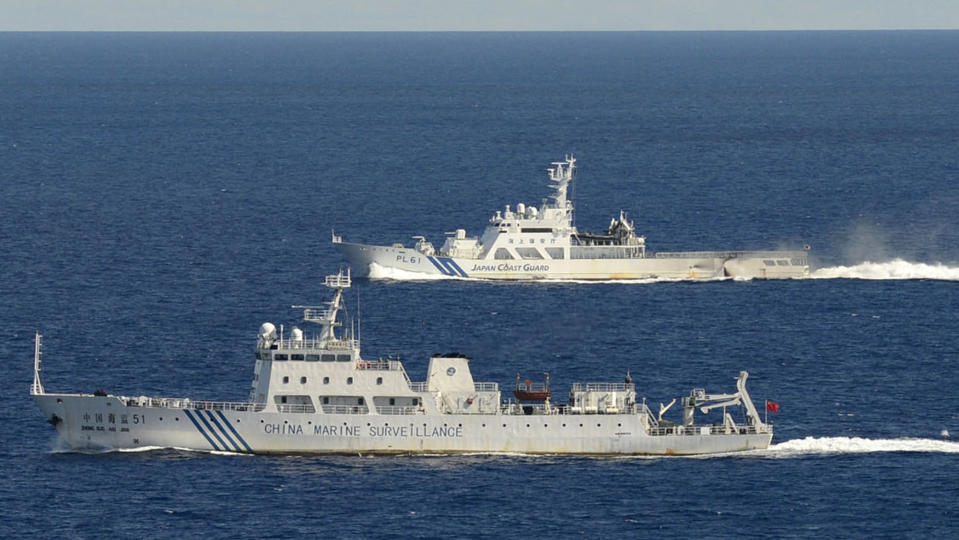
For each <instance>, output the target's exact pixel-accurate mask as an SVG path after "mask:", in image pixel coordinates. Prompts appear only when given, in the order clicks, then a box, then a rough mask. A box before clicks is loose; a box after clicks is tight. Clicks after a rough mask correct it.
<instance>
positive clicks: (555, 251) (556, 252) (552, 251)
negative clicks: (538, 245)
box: [544, 248, 565, 259]
mask: <svg viewBox="0 0 959 540" xmlns="http://www.w3.org/2000/svg"><path fill="white" fill-rule="evenodd" d="M544 249H546V254H547V255H549V257H550V258H551V259H565V257H564V256H563V248H544Z"/></svg>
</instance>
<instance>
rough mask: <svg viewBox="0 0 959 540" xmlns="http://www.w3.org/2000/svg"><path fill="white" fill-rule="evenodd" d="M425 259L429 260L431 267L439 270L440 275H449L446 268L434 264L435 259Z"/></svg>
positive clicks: (436, 263)
mask: <svg viewBox="0 0 959 540" xmlns="http://www.w3.org/2000/svg"><path fill="white" fill-rule="evenodd" d="M427 259H429V260H430V262H431V263H433V266H435V267H436V269H437V270H439V271H440V273H441V274H446V275H447V276H448V275H450V274H449V271H448V270H447V269H446V268H444V267H443V266H442V265H441V264H440V263H438V262H436V259H434V258H433V257H427Z"/></svg>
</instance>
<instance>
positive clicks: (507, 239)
mask: <svg viewBox="0 0 959 540" xmlns="http://www.w3.org/2000/svg"><path fill="white" fill-rule="evenodd" d="M575 163H576V160H575V159H574V158H573V157H567V158H566V160H565V161H562V162H554V163H553V167H552V168H550V169H548V172H549V179H550V180H551V181H553V182H555V185H552V186H551V187H552V188H553V189H554V190H555V193H553V195H552V196H551V197H550V199H551V200H547V199H544V200H543V203H542V205H541V206H539V207H538V208H537V207H536V206H532V205H530V206H527V205H525V204H523V203H520V204H517V205H516V209H515V210H513V209H511V208H510V207H509V206H508V205H507V206H506V208H505V210H502V211H497V212H496V214H495V215H493V217H491V218H490V220H489V225H488V226H487V227H486V230H485V231H484V232H483V236H481V237H479V238H476V237H469V236H467V235H466V231H465V230H464V229H457V230H456V231H454V232H452V233H448V234H449V236H448V237H447V238H446V241H445V242H444V243H443V246H442V247H441V248H440V249H439V250H436V249H435V248H434V247H433V244H432V243H430V242H428V241H427V240H426V238H425V237H423V236H414V237H413V239H414V240H416V243H415V244H414V246H413V247H412V248H410V247H405V246H404V245H403V244H393V245H391V246H376V245H366V244H356V243H351V242H344V241H343V238H342V237H341V236H338V235H336V234H335V233H334V234H333V244H334V245H335V246H336V247H337V248H338V249H339V250H340V251H341V252H342V253H343V255H344V256H345V257H346V259H347V260H348V261H349V263H350V264H351V265H352V266H353V267H355V268H356V269H357V271H358V273H359V274H361V275H372V276H374V277H376V270H381V271H384V272H386V273H387V275H389V273H390V271H400V272H404V273H414V274H429V275H434V276H447V277H452V278H476V279H508V280H531V279H559V280H563V279H576V280H579V279H582V280H610V279H713V278H723V277H740V278H797V277H805V276H808V275H809V258H808V253H807V250H794V251H772V250H771V251H688V252H658V253H654V252H651V251H647V250H646V237H644V236H637V235H636V229H635V227H634V225H633V222H632V221H629V220H628V219H627V217H626V215H625V213H623V212H622V211H620V214H619V218H615V219H612V220H610V223H609V227H608V228H607V230H606V232H604V233H601V234H595V233H588V232H580V231H578V230H577V229H576V227H575V226H573V203H572V201H570V200H569V199H568V198H567V196H566V194H567V190H568V189H569V185H570V182H571V181H572V179H573V169H574V166H575Z"/></svg>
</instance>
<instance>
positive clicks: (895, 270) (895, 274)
mask: <svg viewBox="0 0 959 540" xmlns="http://www.w3.org/2000/svg"><path fill="white" fill-rule="evenodd" d="M809 277H810V278H811V279H872V280H899V279H901V280H906V279H932V280H940V281H959V267H956V266H947V265H945V264H942V263H935V264H927V263H917V262H910V261H905V260H903V259H894V260H892V261H888V262H880V263H875V262H869V261H866V262H862V263H859V264H856V265H853V266H830V267H826V268H820V269H818V270H815V271H813V272H812V273H811V274H810V276H809Z"/></svg>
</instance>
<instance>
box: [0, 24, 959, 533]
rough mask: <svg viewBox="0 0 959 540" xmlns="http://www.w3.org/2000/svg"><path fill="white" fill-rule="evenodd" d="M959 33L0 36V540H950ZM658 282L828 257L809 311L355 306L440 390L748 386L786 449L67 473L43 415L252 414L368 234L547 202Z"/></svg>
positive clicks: (744, 302)
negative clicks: (283, 345) (631, 229)
mask: <svg viewBox="0 0 959 540" xmlns="http://www.w3.org/2000/svg"><path fill="white" fill-rule="evenodd" d="M957 49H959V32H750V33H736V32H723V33H531V34H524V33H494V34H484V33H464V34H442V33H438V34H421V33H397V34H380V33H362V34H350V33H344V34H339V33H331V34H273V33H259V34H141V33H133V34H109V33H77V34H73V33H59V34H47V33H29V34H21V33H6V34H2V33H0V73H2V74H3V75H2V76H0V164H2V167H0V196H2V201H3V210H2V216H3V219H0V247H2V248H3V253H4V254H5V257H4V262H3V264H2V265H0V278H2V279H0V299H2V304H0V328H2V335H0V357H2V358H4V359H5V360H6V361H7V363H8V366H9V367H10V368H11V369H10V372H9V373H8V376H7V377H4V379H3V381H2V382H0V385H2V388H3V391H4V395H6V396H7V398H6V399H5V400H4V401H3V405H2V406H0V422H2V425H3V428H2V433H3V436H2V441H3V442H2V446H0V500H2V501H3V508H4V518H3V519H2V520H0V536H2V537H5V538H6V537H56V538H63V537H67V538H94V537H96V538H102V537H106V536H113V537H122V538H126V537H134V536H140V537H142V536H149V537H193V536H200V535H203V536H207V537H213V538H221V537H222V538H225V537H244V538H263V537H291V536H319V535H326V536H334V537H399V536H413V537H447V536H452V537H461V536H484V537H505V536H515V535H516V534H522V535H530V534H533V535H537V536H549V537H586V536H589V537H604V538H612V537H652V536H670V537H676V536H679V537H692V536H695V537H716V538H721V537H730V536H734V535H735V536H739V535H745V536H774V537H794V536H795V537H814V536H815V537H822V536H828V537H877V536H878V537H896V538H900V537H922V538H925V537H930V536H934V535H935V536H954V535H956V534H957V533H959V515H957V514H959V513H957V510H956V508H957V501H959V488H957V487H956V486H959V472H957V466H959V443H957V442H956V437H957V436H959V413H957V409H956V406H955V403H954V402H955V399H956V397H957V393H959V391H957V388H959V365H957V361H959V333H957V331H956V330H957V316H956V309H957V306H959V227H957V225H959V218H957V216H959V188H957V179H959V124H957V122H956V118H959V93H957V92H959V91H957V89H959V63H957V62H956V61H955V51H956V50H957ZM567 153H572V154H574V155H575V156H576V157H577V159H578V162H577V165H578V166H579V169H578V176H577V178H576V180H575V183H574V190H573V193H572V196H573V198H574V201H575V203H576V222H577V225H578V226H579V227H580V228H582V229H592V230H597V229H601V228H603V227H604V225H605V224H606V223H608V219H609V218H610V217H612V216H615V215H618V211H619V210H620V209H623V210H626V211H628V212H629V215H630V217H631V218H632V219H634V220H635V221H636V225H637V229H638V230H639V231H640V232H641V233H642V234H645V235H646V236H647V243H648V245H649V246H650V248H651V249H653V250H661V251H673V250H699V249H762V248H775V247H798V246H802V245H804V244H809V245H811V246H812V251H811V256H812V260H813V264H814V272H813V275H812V276H811V278H810V279H802V280H785V281H762V280H754V281H735V280H721V281H711V282H696V283H693V282H632V283H575V282H570V283H532V284H516V283H513V284H508V283H507V284H504V283H483V282H465V281H456V280H440V281H435V280H432V281H431V280H427V281H422V280H410V279H408V278H409V277H410V276H398V275H382V276H380V277H381V278H382V279H373V280H360V281H357V283H356V284H355V287H354V289H355V290H354V292H355V293H357V294H358V295H359V298H360V302H359V305H358V306H356V305H355V304H351V306H352V307H351V309H353V311H354V313H353V314H354V315H356V314H357V312H359V315H360V319H361V320H362V338H363V347H364V351H365V355H366V356H367V357H377V356H386V355H388V354H393V355H398V356H399V357H400V358H401V359H403V360H404V363H405V365H406V368H407V370H408V371H409V372H410V374H411V376H412V377H413V378H414V379H422V378H424V377H425V370H426V363H427V360H428V356H429V355H430V354H431V353H434V352H446V351H461V352H464V353H467V354H469V355H470V356H471V357H472V358H473V361H472V369H473V373H474V375H475V376H476V378H477V380H488V381H496V382H499V383H500V384H501V385H504V386H508V385H509V383H510V382H511V381H512V380H513V378H514V377H515V373H516V372H517V371H522V372H524V373H538V372H541V371H543V370H549V371H550V373H551V376H552V380H553V382H554V385H555V387H556V388H555V390H556V391H557V393H558V394H562V393H563V392H565V390H564V388H565V387H564V385H568V383H569V382H571V381H582V380H618V379H620V378H621V377H622V376H623V375H624V374H625V371H626V369H629V370H630V371H631V373H632V375H633V377H634V379H635V380H636V382H637V388H638V391H639V393H640V394H642V395H645V396H647V397H648V398H649V399H650V401H651V402H652V403H657V402H668V401H669V400H670V399H671V398H672V397H677V396H681V395H685V394H686V393H688V391H689V389H690V388H692V387H706V388H707V389H710V390H712V391H725V390H727V389H731V388H732V386H733V384H734V378H735V376H736V374H737V373H738V372H739V371H740V370H742V369H746V370H748V371H749V372H750V374H751V377H750V381H749V388H750V392H751V394H752V396H753V398H754V400H756V401H758V402H760V403H761V402H762V400H764V399H771V400H773V401H776V402H777V403H779V404H780V407H781V409H780V412H779V414H777V415H774V416H773V417H772V418H771V420H773V421H774V422H775V424H776V435H775V437H774V440H773V446H772V447H771V448H770V449H769V450H766V451H760V452H751V453H745V454H737V455H728V456H711V457H704V458H618V459H612V458H576V457H551V456H545V457H544V456H538V457H534V456H523V455H506V456H503V455H493V456H489V455H470V456H453V457H450V456H445V457H444V456H397V457H368V456H338V457H303V456H296V457H262V456H236V455H222V454H212V453H202V452H186V451H181V450H176V449H153V450H150V451H142V452H111V453H100V454H89V453H77V452H69V451H65V450H64V449H63V448H62V445H60V444H59V443H58V441H57V440H56V437H55V433H54V430H53V429H52V428H51V427H50V426H49V425H47V424H46V423H45V422H44V418H43V417H42V415H41V414H40V413H39V410H38V409H36V408H35V406H34V405H33V403H32V402H31V400H30V398H29V395H28V387H29V385H30V382H31V380H32V379H31V378H32V369H31V368H32V353H33V344H32V338H33V333H34V331H37V330H39V331H41V332H43V334H44V351H45V355H44V366H43V367H44V372H43V376H44V384H45V386H46V388H47V390H48V391H87V392H89V391H92V390H94V389H98V388H105V389H108V390H109V391H111V392H115V393H121V394H126V395H141V394H146V395H163V396H189V397H193V398H197V399H222V400H243V399H245V398H246V396H247V390H248V388H249V380H250V378H251V376H252V368H253V357H252V347H253V346H254V344H255V337H256V331H257V328H258V327H259V325H260V323H262V322H263V321H272V322H274V323H277V324H280V323H283V324H287V325H288V324H291V323H293V322H295V321H296V317H297V315H298V314H297V313H296V311H295V310H291V309H290V307H289V306H291V305H293V304H304V303H314V302H319V301H323V300H325V299H326V297H327V294H326V290H325V289H324V288H323V287H322V286H321V285H320V283H321V281H322V279H323V276H325V275H326V274H328V273H335V272H336V270H337V269H338V268H339V267H340V266H341V265H342V264H343V261H342V260H341V259H340V258H339V256H338V254H337V253H336V252H335V251H334V249H333V248H332V246H331V244H330V235H331V231H333V230H335V231H336V233H337V234H341V235H343V236H344V238H346V239H348V240H359V241H369V242H379V243H392V242H397V241H402V242H409V241H410V240H409V237H410V236H411V235H414V234H425V235H426V236H427V237H429V238H430V239H432V240H433V241H434V243H439V242H440V241H441V239H442V237H443V233H444V232H445V231H450V230H453V229H454V228H457V227H464V228H467V229H468V230H469V231H470V232H471V233H474V234H475V233H478V232H479V230H480V229H481V228H482V227H483V226H484V225H485V223H486V220H487V219H488V218H489V216H490V215H492V213H493V212H494V211H495V210H496V209H499V208H502V207H503V206H504V205H505V204H511V205H515V204H516V203H518V202H526V203H538V202H539V201H540V200H541V199H542V198H543V197H545V196H546V195H547V194H548V192H549V189H548V187H547V182H546V176H545V168H546V167H547V166H548V164H549V162H551V161H554V160H556V159H559V158H562V156H563V155H564V154H567Z"/></svg>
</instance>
